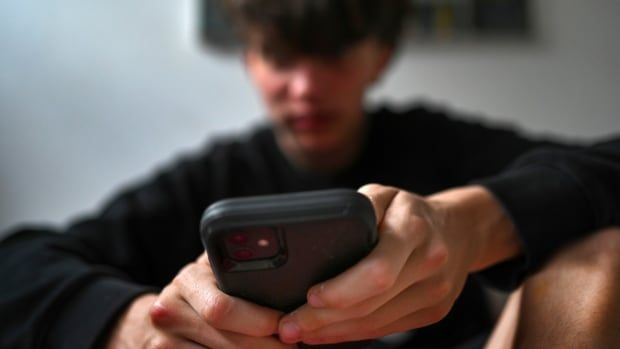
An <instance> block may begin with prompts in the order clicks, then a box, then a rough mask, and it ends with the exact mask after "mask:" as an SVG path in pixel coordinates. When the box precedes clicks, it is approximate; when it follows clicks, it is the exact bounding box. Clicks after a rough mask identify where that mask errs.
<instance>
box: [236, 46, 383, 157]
mask: <svg viewBox="0 0 620 349" xmlns="http://www.w3.org/2000/svg"><path fill="white" fill-rule="evenodd" d="M259 47H261V43H260V39H254V40H250V43H249V45H248V47H247V51H246V65H247V70H248V72H249V74H250V76H251V78H252V80H253V81H254V83H255V85H256V86H257V88H258V91H259V93H260V95H261V97H262V99H263V101H264V103H265V105H266V107H267V109H268V111H269V115H270V117H271V119H272V122H273V124H274V126H275V130H276V136H277V137H278V141H279V144H280V146H281V147H283V148H284V151H285V152H287V153H288V154H289V155H291V156H293V157H306V158H307V159H310V160H309V161H312V159H313V158H317V159H320V158H322V157H325V156H329V155H330V154H334V153H337V152H339V151H341V150H343V149H346V148H347V147H351V146H352V142H355V141H356V139H357V138H360V133H361V132H362V131H363V126H364V116H363V110H362V103H363V98H364V94H365V92H366V90H367V88H368V87H369V86H370V85H371V84H372V83H373V82H374V81H375V80H376V79H377V78H378V77H379V75H380V74H381V72H382V71H383V68H384V66H385V64H386V62H387V60H388V58H389V56H390V51H389V50H388V49H387V48H385V47H383V46H381V45H380V44H377V43H376V42H375V41H373V40H365V41H362V42H360V43H358V44H355V45H353V46H352V47H350V48H349V49H348V50H346V51H345V52H344V53H343V54H342V55H340V56H337V57H329V58H324V57H315V56H299V55H293V56H284V57H282V56H278V57H270V56H267V55H266V54H264V53H263V52H261V50H260V49H259ZM317 161H318V160H317Z"/></svg>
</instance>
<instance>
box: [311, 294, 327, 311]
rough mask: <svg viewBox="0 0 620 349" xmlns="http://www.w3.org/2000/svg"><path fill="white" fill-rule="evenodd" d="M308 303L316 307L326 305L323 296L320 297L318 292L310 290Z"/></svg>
mask: <svg viewBox="0 0 620 349" xmlns="http://www.w3.org/2000/svg"><path fill="white" fill-rule="evenodd" d="M308 303H310V305H311V306H313V307H314V308H323V307H324V306H325V304H324V303H323V301H322V300H321V297H319V296H318V295H317V294H316V292H310V294H309V295H308Z"/></svg>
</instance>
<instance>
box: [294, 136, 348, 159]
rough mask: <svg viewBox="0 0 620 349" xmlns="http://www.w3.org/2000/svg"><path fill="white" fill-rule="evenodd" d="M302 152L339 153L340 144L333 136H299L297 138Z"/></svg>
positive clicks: (318, 153)
mask: <svg viewBox="0 0 620 349" xmlns="http://www.w3.org/2000/svg"><path fill="white" fill-rule="evenodd" d="M295 138H296V139H297V142H296V143H297V144H298V145H299V147H300V148H301V150H302V151H303V152H305V153H308V154H317V155H320V154H325V153H330V152H333V151H337V150H338V149H339V147H340V142H339V141H338V139H337V138H335V137H333V136H331V135H308V134H305V135H298V136H297V137H295Z"/></svg>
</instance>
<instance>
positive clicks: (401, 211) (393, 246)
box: [307, 187, 430, 309]
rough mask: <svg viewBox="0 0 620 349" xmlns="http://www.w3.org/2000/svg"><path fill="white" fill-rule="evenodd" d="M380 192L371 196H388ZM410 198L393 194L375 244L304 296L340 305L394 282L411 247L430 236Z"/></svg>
mask: <svg viewBox="0 0 620 349" xmlns="http://www.w3.org/2000/svg"><path fill="white" fill-rule="evenodd" d="M371 188H374V187H371ZM381 193H383V192H381ZM382 195H383V194H381V195H377V196H374V198H375V199H374V200H376V201H381V200H384V199H385V198H386V197H387V196H382ZM381 197H382V198H381ZM411 200H412V197H411V196H409V194H408V193H406V192H399V193H398V194H396V195H395V196H394V197H393V198H392V201H391V204H390V205H389V207H388V209H387V211H386V212H385V215H384V217H383V221H382V223H381V225H380V226H379V231H380V234H379V243H378V244H377V246H376V247H375V248H374V249H373V250H372V251H371V252H370V254H369V255H368V256H366V257H365V258H363V259H362V260H361V261H359V262H358V263H357V264H356V265H354V266H353V267H351V268H350V269H348V270H346V271H345V272H343V273H342V274H340V275H338V276H336V277H334V278H332V279H330V280H328V281H326V282H323V283H321V284H319V285H316V286H313V287H311V288H310V290H309V291H308V297H307V298H308V303H309V304H310V305H312V306H313V307H317V308H323V307H328V308H338V309H343V308H347V307H350V306H352V305H353V304H357V303H359V302H361V301H364V300H367V299H369V298H370V297H373V296H376V295H378V294H381V293H383V292H385V291H387V290H389V289H390V288H391V287H392V286H394V283H395V282H396V281H397V279H398V276H399V274H400V272H401V270H402V268H403V266H404V265H405V263H406V262H407V259H408V258H409V257H410V255H411V253H412V251H413V250H414V249H415V248H416V247H418V246H419V245H420V244H422V243H423V242H424V241H425V240H426V239H427V238H428V236H429V229H430V228H429V227H428V226H427V224H426V222H425V221H424V220H422V219H420V218H419V217H417V216H416V215H415V214H414V212H412V203H411ZM383 204H384V203H382V204H379V205H377V206H379V207H380V206H383Z"/></svg>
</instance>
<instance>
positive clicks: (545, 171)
mask: <svg viewBox="0 0 620 349" xmlns="http://www.w3.org/2000/svg"><path fill="white" fill-rule="evenodd" d="M478 184H481V185H483V186H484V187H486V188H487V189H488V190H489V191H490V192H491V193H492V194H493V195H494V196H495V198H496V199H497V200H498V201H499V202H500V204H501V205H502V207H503V208H504V210H505V212H506V214H507V215H508V217H509V218H510V219H511V221H512V222H513V224H514V226H515V228H516V231H517V234H518V236H519V238H520V240H521V242H522V246H523V255H521V256H519V257H516V258H514V259H512V260H509V261H507V262H504V263H500V264H498V265H495V266H493V267H490V268H487V269H485V270H483V271H481V272H480V273H479V275H480V276H481V277H482V278H483V279H484V280H485V281H487V282H489V283H490V284H491V285H493V286H495V287H498V288H500V289H504V290H510V289H514V288H516V287H517V286H518V285H519V284H520V283H521V282H522V281H523V279H524V278H525V276H527V275H528V274H529V273H530V272H532V271H534V270H536V269H537V268H539V267H540V266H541V265H542V263H544V261H545V260H546V259H547V258H548V257H549V255H550V254H551V253H553V252H554V251H556V250H557V249H558V248H559V247H561V246H562V245H564V244H565V243H567V242H569V241H572V240H574V239H576V238H578V237H580V236H581V235H582V234H583V232H584V231H587V230H588V229H589V226H590V225H591V224H590V223H591V222H592V221H593V219H594V218H593V213H592V210H591V208H590V207H589V205H588V200H587V197H586V196H585V193H583V191H582V190H581V189H580V184H579V183H578V182H577V181H576V180H575V179H574V178H573V177H572V176H571V175H570V174H568V173H566V172H564V171H562V169H559V168H554V167H552V166H547V165H541V164H534V165H526V166H524V167H522V168H516V169H511V170H510V171H508V172H505V173H503V174H501V175H499V176H497V177H493V178H488V179H484V180H481V181H479V182H478Z"/></svg>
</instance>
